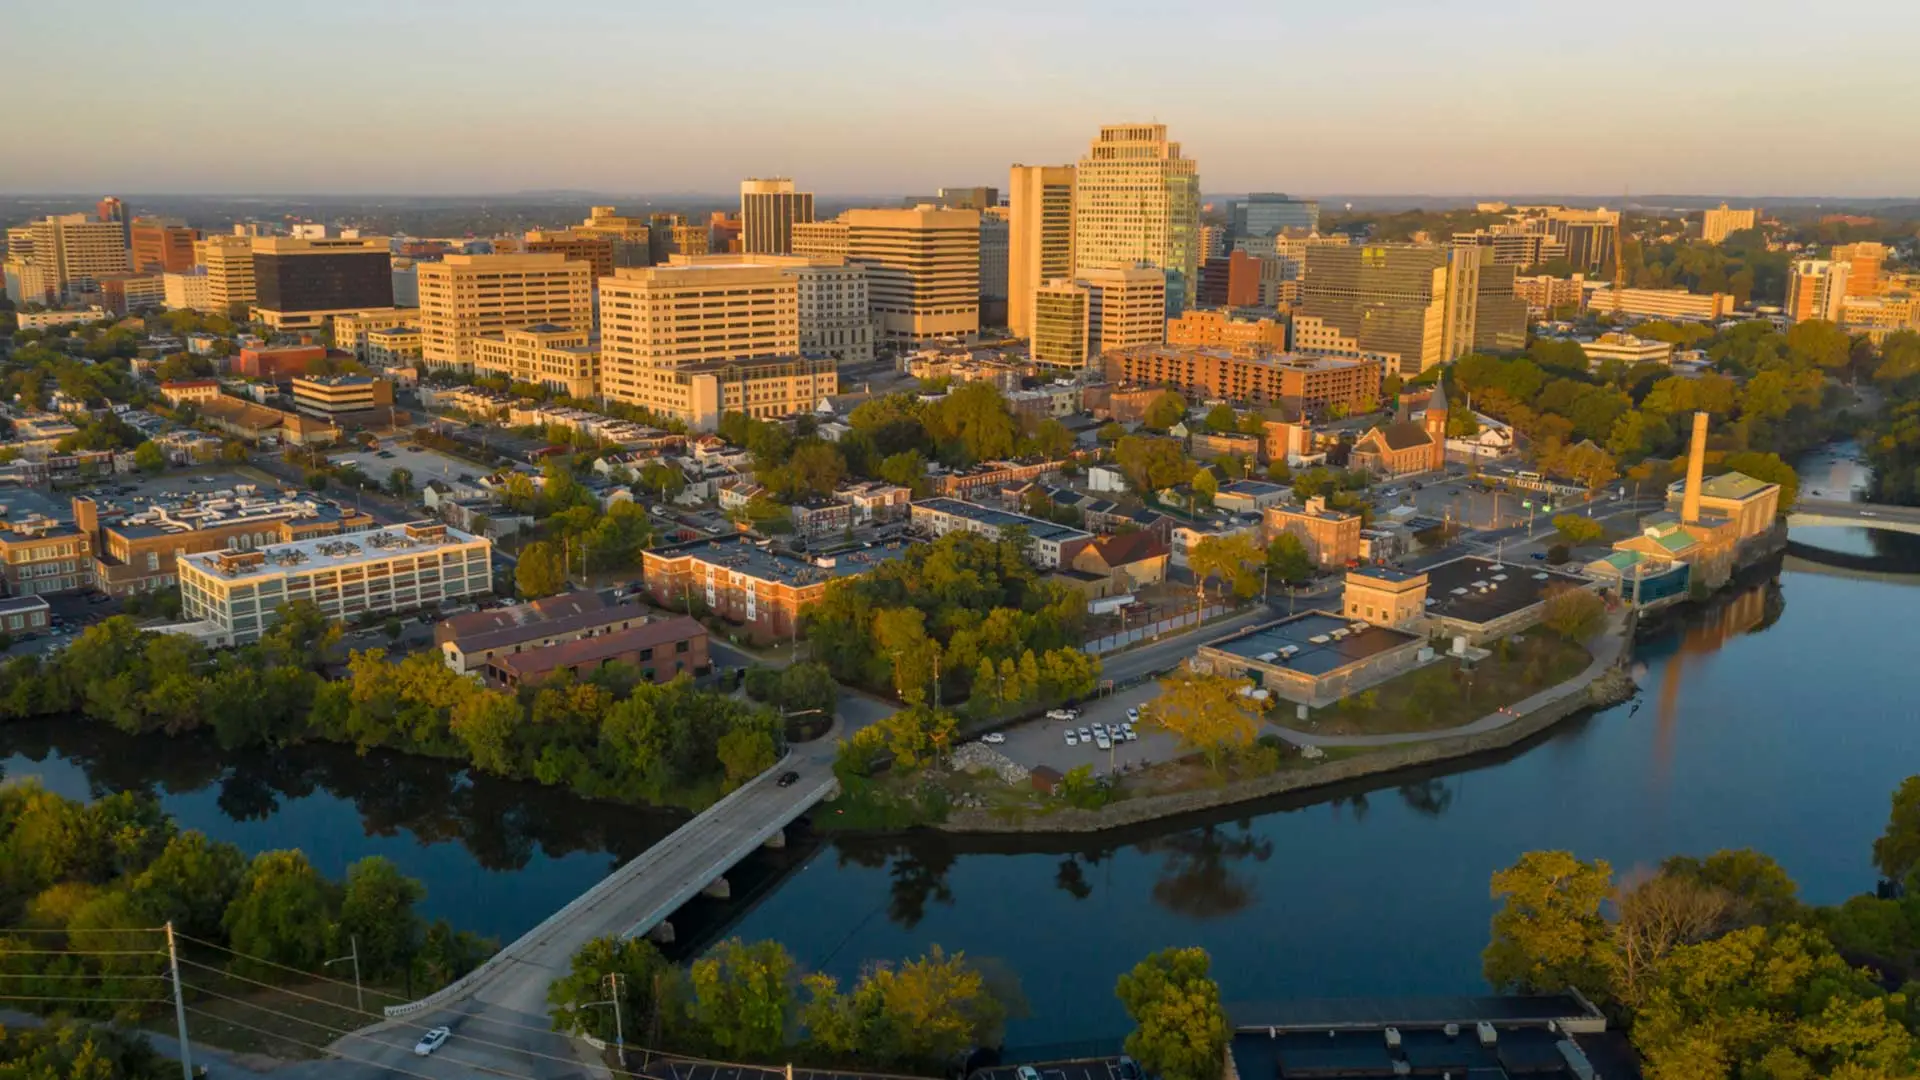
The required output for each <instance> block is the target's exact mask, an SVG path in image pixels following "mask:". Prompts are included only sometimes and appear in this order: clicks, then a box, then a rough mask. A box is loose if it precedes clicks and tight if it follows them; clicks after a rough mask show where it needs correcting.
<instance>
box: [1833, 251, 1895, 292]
mask: <svg viewBox="0 0 1920 1080" xmlns="http://www.w3.org/2000/svg"><path fill="white" fill-rule="evenodd" d="M1833 261H1834V262H1836V263H1841V264H1844V265H1845V266H1846V268H1847V295H1848V296H1878V295H1880V294H1881V293H1882V292H1885V291H1886V278H1885V276H1884V275H1883V274H1882V272H1881V267H1882V266H1883V265H1885V263H1886V261H1887V245H1885V244H1881V243H1876V242H1874V241H1872V240H1862V241H1860V242H1859V243H1857V244H1835V245H1834V248H1833Z"/></svg>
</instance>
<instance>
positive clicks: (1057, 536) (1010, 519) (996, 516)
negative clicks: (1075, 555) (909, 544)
mask: <svg viewBox="0 0 1920 1080" xmlns="http://www.w3.org/2000/svg"><path fill="white" fill-rule="evenodd" d="M913 505H914V506H915V507H916V508H919V507H925V508H926V509H928V510H930V511H934V512H937V513H942V514H952V515H953V516H954V517H961V518H966V519H967V520H968V521H977V522H979V523H980V524H982V525H991V526H993V527H994V528H996V529H1006V528H1012V527H1014V526H1016V525H1017V526H1019V527H1021V528H1024V529H1026V530H1027V534H1028V535H1029V536H1032V537H1033V538H1034V539H1035V540H1047V541H1052V542H1055V543H1058V542H1060V541H1062V540H1076V539H1080V538H1082V537H1091V536H1092V535H1093V534H1092V533H1090V532H1087V531H1086V530H1084V529H1076V528H1073V527H1072V526H1070V525H1060V524H1056V523H1055V522H1051V521H1042V520H1040V519H1039V518H1033V517H1028V516H1027V515H1025V514H1015V513H1012V512H1011V511H1007V510H995V509H994V508H993V507H991V506H981V505H980V504H979V503H970V502H963V501H961V500H959V499H946V498H935V499H922V500H920V501H919V502H916V503H914V504H913Z"/></svg>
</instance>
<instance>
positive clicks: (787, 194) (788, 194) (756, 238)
mask: <svg viewBox="0 0 1920 1080" xmlns="http://www.w3.org/2000/svg"><path fill="white" fill-rule="evenodd" d="M812 220H813V193H812V192H810V191H795V190H794V189H793V181H792V180H789V179H787V178H786V177H784V176H777V177H771V178H768V179H764V180H762V179H754V178H749V179H746V180H742V181H740V250H742V251H744V252H746V253H747V254H749V255H789V254H792V252H793V226H794V224H795V223H797V222H802V221H812Z"/></svg>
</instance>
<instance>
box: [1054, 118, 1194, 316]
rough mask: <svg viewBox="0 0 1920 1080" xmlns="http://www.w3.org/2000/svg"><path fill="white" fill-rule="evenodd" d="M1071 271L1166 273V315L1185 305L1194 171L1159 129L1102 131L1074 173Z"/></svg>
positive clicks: (1190, 283)
mask: <svg viewBox="0 0 1920 1080" xmlns="http://www.w3.org/2000/svg"><path fill="white" fill-rule="evenodd" d="M1073 242H1074V272H1075V273H1076V274H1077V273H1080V272H1081V271H1085V270H1106V269H1127V268H1131V267H1135V266H1139V265H1142V264H1145V265H1149V266H1155V267H1158V268H1159V269H1161V270H1163V271H1165V272H1166V274H1167V302H1168V310H1169V312H1170V313H1174V314H1177V313H1178V312H1179V311H1182V310H1185V309H1186V308H1188V307H1191V306H1193V302H1194V299H1195V295H1196V292H1197V290H1198V287H1199V269H1200V172H1199V166H1198V165H1197V164H1196V163H1195V162H1194V161H1193V159H1191V158H1187V157H1182V156H1181V154H1180V144H1179V143H1176V142H1169V141H1168V140H1167V126H1166V125H1165V124H1120V125H1112V126H1108V127H1103V128H1101V129H1100V137H1099V138H1098V139H1095V140H1094V142H1093V145H1092V146H1091V147H1090V148H1089V149H1088V151H1087V154H1086V156H1085V157H1082V158H1081V159H1080V163H1079V166H1078V168H1077V169H1076V170H1075V173H1074V189H1073Z"/></svg>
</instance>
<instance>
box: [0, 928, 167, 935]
mask: <svg viewBox="0 0 1920 1080" xmlns="http://www.w3.org/2000/svg"><path fill="white" fill-rule="evenodd" d="M166 932H167V928H166V927H164V926H154V927H125V926H100V927H89V928H87V929H85V930H79V931H74V930H50V929H48V928H46V927H44V926H8V927H0V937H4V936H6V935H8V934H72V933H81V934H164V933H166Z"/></svg>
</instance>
